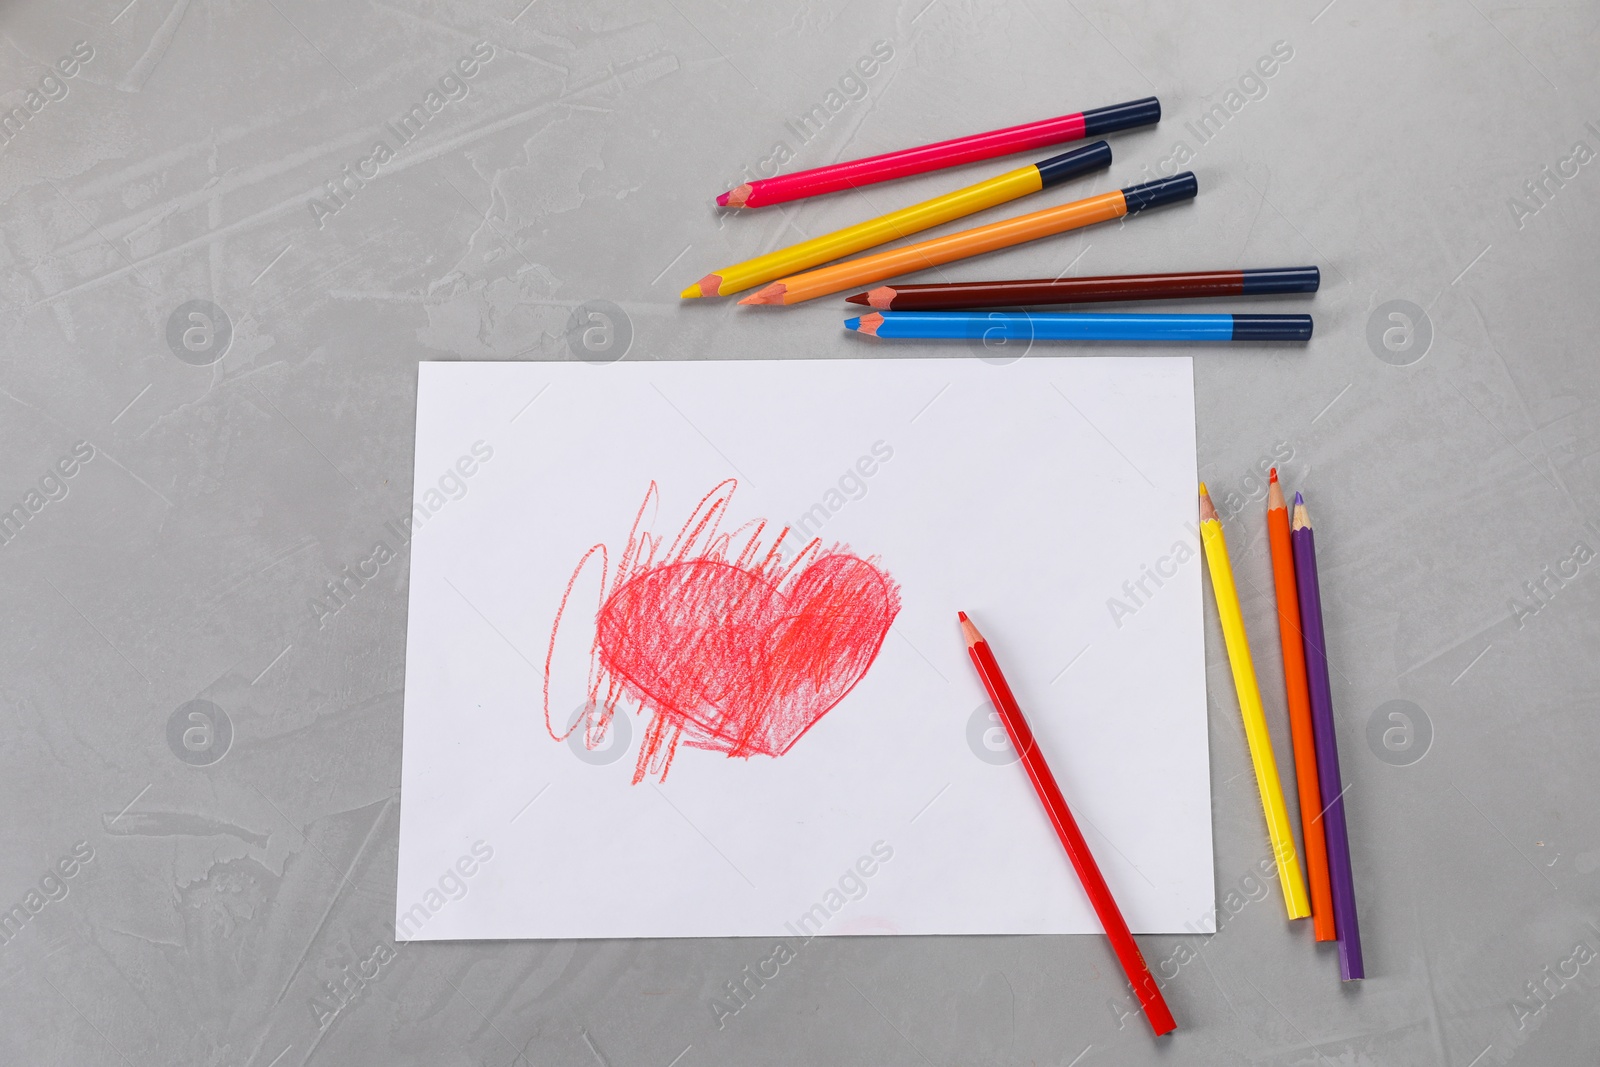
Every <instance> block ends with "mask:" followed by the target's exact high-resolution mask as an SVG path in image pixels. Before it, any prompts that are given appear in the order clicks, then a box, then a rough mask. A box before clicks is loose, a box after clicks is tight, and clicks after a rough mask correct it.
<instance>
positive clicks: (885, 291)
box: [866, 285, 896, 311]
mask: <svg viewBox="0 0 1600 1067" xmlns="http://www.w3.org/2000/svg"><path fill="white" fill-rule="evenodd" d="M895 291H896V290H895V288H894V286H892V285H880V286H878V287H877V288H876V289H868V290H867V292H866V297H867V303H869V304H871V305H872V306H873V307H875V308H877V309H878V310H879V311H887V310H889V309H890V308H891V307H893V306H894V296H895Z"/></svg>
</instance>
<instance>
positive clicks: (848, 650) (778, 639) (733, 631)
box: [544, 478, 900, 784]
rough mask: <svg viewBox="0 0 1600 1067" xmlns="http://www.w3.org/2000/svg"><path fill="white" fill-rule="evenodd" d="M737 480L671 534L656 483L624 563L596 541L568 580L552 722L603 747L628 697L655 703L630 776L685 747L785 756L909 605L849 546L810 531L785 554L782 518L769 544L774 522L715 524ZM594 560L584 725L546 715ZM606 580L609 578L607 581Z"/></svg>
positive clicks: (662, 767) (648, 706)
mask: <svg viewBox="0 0 1600 1067" xmlns="http://www.w3.org/2000/svg"><path fill="white" fill-rule="evenodd" d="M736 488H738V482H737V481H736V480H735V479H732V478H730V479H728V480H727V481H724V482H722V483H721V484H719V485H718V486H717V487H716V488H714V489H712V490H711V492H709V493H707V494H706V495H705V496H704V497H702V498H701V500H700V503H699V504H698V505H697V506H696V507H695V509H694V513H693V514H691V515H690V516H689V520H688V521H687V522H686V523H684V525H683V528H682V529H680V530H679V531H678V533H677V535H676V536H675V537H673V538H672V542H671V544H666V538H665V537H662V536H658V535H656V534H653V533H651V532H650V531H649V530H647V529H644V528H643V527H644V523H645V512H646V511H649V510H651V508H652V506H653V505H658V504H659V490H658V489H657V487H656V484H655V483H654V482H651V483H650V488H649V490H648V491H647V492H646V493H645V497H644V503H642V504H641V505H640V506H639V511H638V513H637V514H636V515H635V516H634V520H633V528H632V529H631V530H629V532H628V541H627V544H626V545H625V546H624V548H623V550H622V553H621V557H620V558H619V559H618V561H617V563H616V568H615V571H614V573H610V574H609V575H608V573H607V572H608V570H609V569H610V553H609V552H608V550H607V549H606V546H605V545H604V544H603V543H602V544H597V545H595V546H593V547H592V548H590V549H589V550H588V551H587V552H585V553H584V554H583V558H582V559H581V560H579V561H578V565H577V567H576V568H575V569H574V570H573V572H572V578H571V579H570V580H569V581H568V582H567V588H566V591H565V592H564V593H563V594H562V597H561V606H560V608H559V609H558V610H557V611H556V617H555V622H554V624H553V625H552V626H551V629H550V646H549V649H548V651H547V652H546V655H545V662H544V723H545V729H546V730H548V731H549V732H550V736H551V737H553V738H555V739H556V740H558V741H562V740H565V739H566V738H567V736H569V735H570V734H571V733H572V731H573V730H576V729H578V728H579V726H580V725H581V726H582V727H583V730H584V743H585V744H586V745H587V746H588V747H589V748H591V749H592V748H597V747H599V746H600V745H601V744H602V743H603V742H604V740H605V734H606V730H607V729H608V727H609V726H610V724H611V720H612V718H613V716H615V714H616V710H617V704H618V703H619V702H620V701H621V700H622V699H624V698H627V699H628V700H630V701H631V702H633V703H636V704H637V705H639V709H640V711H641V712H644V711H649V712H652V713H653V715H652V718H651V721H650V724H649V725H648V726H647V727H645V730H644V740H643V742H642V743H641V744H640V746H639V758H638V763H637V765H636V766H635V768H634V772H633V781H634V784H638V783H639V782H640V781H642V780H643V779H644V777H645V775H646V774H653V775H656V776H657V777H658V778H659V779H660V780H663V781H664V780H665V779H666V776H667V770H668V768H669V767H670V766H671V765H672V758H673V754H674V753H675V752H676V751H677V748H678V745H679V744H680V743H681V744H686V745H689V746H691V747H693V748H704V749H710V750H712V751H716V752H724V753H726V754H727V755H728V756H729V757H730V758H732V757H735V756H737V757H740V758H743V759H748V758H749V757H750V756H752V755H755V754H757V753H760V754H762V755H766V756H781V755H783V754H784V753H785V752H787V751H789V749H791V748H793V747H794V744H795V742H797V741H799V740H800V737H801V735H802V734H804V733H805V732H806V731H807V730H808V729H810V728H811V727H812V726H813V725H815V724H816V722H817V721H818V720H819V719H821V718H822V716H823V715H825V714H827V713H828V711H829V709H831V708H833V707H834V705H836V704H838V703H839V701H841V700H843V699H844V697H845V695H846V694H847V693H849V692H850V690H851V689H852V688H854V686H855V684H856V683H857V682H859V681H860V680H861V678H862V677H863V676H864V675H865V674H866V673H867V669H868V668H869V667H871V666H872V662H873V660H874V659H876V658H877V655H878V650H879V649H880V648H881V647H882V646H883V640H884V638H885V637H886V636H887V635H888V633H889V624H890V623H891V622H893V621H894V617H895V615H896V614H897V613H898V612H899V610H900V590H899V587H898V586H897V585H895V583H894V581H893V580H892V579H891V578H890V577H889V576H888V575H887V574H886V573H884V572H883V571H881V570H880V569H879V568H878V567H877V566H876V560H875V559H862V558H860V557H858V556H856V555H854V554H852V553H851V552H850V550H849V549H848V548H847V547H846V546H843V545H834V546H833V547H832V548H828V549H824V548H823V547H822V542H821V541H820V540H817V539H813V540H812V541H811V542H810V543H808V544H807V545H806V546H805V547H804V548H803V549H801V550H800V552H799V554H798V555H796V556H795V557H794V558H793V559H792V560H790V561H788V562H787V563H786V562H784V560H783V559H782V552H781V550H780V547H779V546H780V545H781V544H782V543H783V540H784V538H785V537H787V536H789V528H788V527H784V528H783V530H782V531H781V532H780V533H779V534H778V537H777V538H776V539H775V540H774V541H773V542H772V543H771V544H770V545H768V546H765V547H763V545H762V533H763V532H764V531H765V529H766V526H767V523H766V521H765V520H760V521H752V522H748V523H746V524H744V525H743V526H740V527H739V528H738V529H736V530H733V531H730V532H726V533H724V532H721V531H720V529H719V527H720V524H721V522H722V520H723V518H724V517H725V516H726V514H727V511H728V504H729V501H730V500H731V499H732V497H733V493H734V490H735V489H736ZM597 557H598V560H599V566H600V603H599V608H598V610H597V611H596V612H595V618H594V627H595V637H594V642H593V644H592V645H591V646H590V662H589V678H588V689H587V692H588V702H587V704H586V705H585V713H584V715H583V717H582V720H581V722H578V723H574V724H572V726H571V729H569V730H567V732H566V733H564V734H562V733H557V732H556V729H555V727H554V725H553V724H552V723H551V721H550V672H551V664H552V662H553V660H554V658H555V649H556V635H557V634H558V633H559V632H560V629H561V620H562V618H563V617H564V616H565V614H566V612H567V602H568V600H569V599H570V598H571V596H572V591H573V588H574V587H575V586H576V585H577V583H578V580H579V578H580V577H581V576H582V575H583V573H584V569H585V568H586V567H588V566H589V564H590V562H591V561H592V560H594V559H595V558H597ZM608 578H609V581H608Z"/></svg>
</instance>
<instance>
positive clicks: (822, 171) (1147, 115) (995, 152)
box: [717, 96, 1161, 207]
mask: <svg viewBox="0 0 1600 1067" xmlns="http://www.w3.org/2000/svg"><path fill="white" fill-rule="evenodd" d="M1159 121H1161V102H1160V101H1159V100H1157V99H1156V98H1155V97H1153V96H1149V97H1145V98H1144V99H1143V100H1130V101H1128V102H1127V103H1125V104H1112V105H1111V106H1109V107H1097V108H1092V109H1090V110H1088V111H1079V112H1076V113H1074V114H1071V115H1060V116H1058V117H1056V118H1053V119H1043V120H1041V121H1039V122H1030V123H1026V124H1024V125H1022V126H1010V127H1007V128H1006V129H1003V130H990V131H989V132H988V133H975V134H973V135H971V136H970V137H957V138H956V139H955V140H952V141H940V142H939V143H937V144H925V145H919V146H918V147H916V148H903V149H901V150H900V151H898V152H887V153H885V154H883V155H881V156H870V157H868V158H866V159H852V160H850V161H848V162H845V163H833V164H830V165H829V166H826V167H813V168H812V169H811V170H802V171H798V172H796V173H794V174H780V175H778V176H777V177H775V178H758V179H756V180H755V181H753V182H746V183H745V184H743V185H740V186H738V187H737V188H734V189H730V190H728V191H727V192H725V193H723V194H722V195H721V196H719V197H717V204H718V205H719V206H721V207H766V206H767V205H768V204H781V203H784V202H785V201H788V200H802V199H804V198H806V197H809V196H821V195H822V194H824V193H835V192H838V191H839V190H841V189H855V188H858V187H859V186H863V185H871V184H873V183H874V182H886V181H889V180H891V179H893V178H908V177H910V176H911V175H913V174H922V173H925V172H927V171H930V170H941V169H943V168H945V167H955V166H959V165H961V164H962V163H975V162H977V161H978V160H980V159H993V158H994V157H995V156H1008V155H1011V154H1012V153H1014V152H1028V151H1032V150H1033V149H1035V148H1043V147H1045V146H1046V145H1053V144H1060V143H1061V142H1063V141H1076V140H1080V139H1081V138H1084V137H1098V136H1100V135H1101V134H1104V133H1110V132H1112V131H1113V130H1126V129H1130V128H1132V127H1135V126H1149V125H1151V124H1152V123H1155V122H1159Z"/></svg>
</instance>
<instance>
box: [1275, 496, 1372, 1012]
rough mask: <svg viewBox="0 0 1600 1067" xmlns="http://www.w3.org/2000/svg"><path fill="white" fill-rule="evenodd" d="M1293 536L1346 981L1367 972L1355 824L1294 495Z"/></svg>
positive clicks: (1309, 541)
mask: <svg viewBox="0 0 1600 1067" xmlns="http://www.w3.org/2000/svg"><path fill="white" fill-rule="evenodd" d="M1289 526H1290V532H1289V538H1290V543H1291V544H1292V545H1293V546H1294V573H1295V580H1296V583H1297V587H1298V590H1299V594H1300V632H1301V633H1302V634H1304V635H1305V647H1306V681H1307V683H1308V690H1309V694H1310V697H1311V725H1312V727H1313V728H1314V730H1315V731H1316V736H1317V784H1318V786H1319V787H1320V789H1321V791H1322V823H1323V826H1324V827H1325V828H1326V832H1327V838H1328V877H1329V881H1330V882H1331V883H1332V888H1333V919H1334V922H1335V924H1337V926H1338V928H1339V974H1340V977H1342V978H1343V979H1344V980H1345V981H1346V982H1353V981H1356V980H1357V979H1360V978H1365V977H1366V976H1367V972H1366V967H1365V966H1364V965H1363V963H1362V961H1361V926H1360V924H1359V923H1358V922H1357V921H1356V885H1355V878H1354V876H1353V875H1352V874H1351V871H1350V829H1349V826H1348V825H1347V823H1346V822H1345V813H1344V786H1343V785H1342V784H1341V779H1340V776H1339V741H1338V738H1337V737H1336V736H1335V735H1334V729H1333V687H1332V686H1331V685H1330V684H1329V682H1328V641H1327V637H1326V635H1325V633H1324V631H1323V628H1322V590H1321V588H1320V587H1319V585H1318V582H1317V545H1316V540H1315V538H1314V536H1313V535H1312V532H1311V517H1310V516H1309V515H1308V514H1307V513H1306V502H1305V499H1304V498H1303V497H1302V496H1301V495H1300V494H1299V493H1296V494H1295V495H1294V518H1293V519H1292V520H1291V521H1290V524H1289Z"/></svg>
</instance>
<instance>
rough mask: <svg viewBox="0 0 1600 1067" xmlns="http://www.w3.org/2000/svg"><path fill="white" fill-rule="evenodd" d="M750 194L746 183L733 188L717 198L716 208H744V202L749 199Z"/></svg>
mask: <svg viewBox="0 0 1600 1067" xmlns="http://www.w3.org/2000/svg"><path fill="white" fill-rule="evenodd" d="M750 193H751V189H750V185H749V183H748V182H746V183H745V184H744V185H737V186H734V187H733V188H732V189H729V190H728V191H727V192H725V193H723V194H722V195H721V196H719V197H717V206H718V207H744V205H745V202H746V201H748V200H749V199H750Z"/></svg>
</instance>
